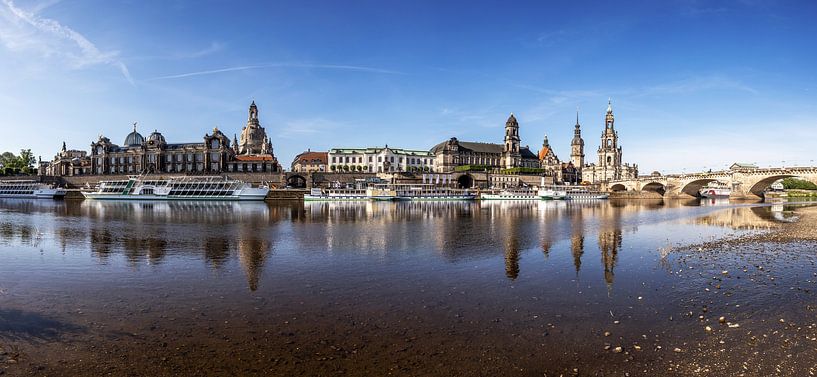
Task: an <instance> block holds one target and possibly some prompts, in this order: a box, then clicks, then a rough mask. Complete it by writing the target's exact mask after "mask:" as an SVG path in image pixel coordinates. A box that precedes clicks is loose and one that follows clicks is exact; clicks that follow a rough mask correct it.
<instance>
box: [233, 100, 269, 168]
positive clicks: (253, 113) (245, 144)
mask: <svg viewBox="0 0 817 377" xmlns="http://www.w3.org/2000/svg"><path fill="white" fill-rule="evenodd" d="M268 142H269V141H268V140H267V132H266V131H264V127H261V123H260V122H259V121H258V107H257V106H256V105H255V101H252V104H251V105H250V109H249V116H248V117H247V125H246V126H244V128H242V129H241V138H240V139H239V142H238V154H244V155H252V154H264V153H265V149H266V147H267V144H268Z"/></svg>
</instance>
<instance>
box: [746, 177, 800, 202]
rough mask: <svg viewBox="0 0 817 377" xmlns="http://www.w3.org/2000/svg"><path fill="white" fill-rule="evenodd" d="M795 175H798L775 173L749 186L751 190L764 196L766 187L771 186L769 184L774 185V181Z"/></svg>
mask: <svg viewBox="0 0 817 377" xmlns="http://www.w3.org/2000/svg"><path fill="white" fill-rule="evenodd" d="M794 177H797V176H796V175H791V174H780V175H773V176H770V177H766V178H763V179H761V180H759V181H757V182H756V183H755V184H753V185H752V187H751V188H749V192H750V193H752V194H754V195H757V196H759V197H761V198H762V197H763V193H764V192H765V191H766V189H768V188H769V186H771V185H772V183H775V182H777V181H778V180H781V179H783V178H794Z"/></svg>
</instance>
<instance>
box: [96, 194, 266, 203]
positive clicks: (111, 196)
mask: <svg viewBox="0 0 817 377" xmlns="http://www.w3.org/2000/svg"><path fill="white" fill-rule="evenodd" d="M82 195H83V196H84V197H85V199H93V200H196V201H199V200H212V201H241V202H243V201H263V200H264V199H266V197H267V194H266V193H265V194H263V195H261V194H248V195H230V196H218V197H213V196H183V197H179V196H172V195H121V194H95V193H88V192H83V193H82Z"/></svg>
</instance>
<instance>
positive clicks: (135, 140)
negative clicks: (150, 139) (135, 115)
mask: <svg viewBox="0 0 817 377" xmlns="http://www.w3.org/2000/svg"><path fill="white" fill-rule="evenodd" d="M144 142H145V138H144V137H143V136H142V134H140V133H139V132H137V131H136V123H134V124H133V131H131V133H129V134H128V136H126V137H125V143H124V144H123V145H124V146H126V147H136V146H140V145H142V143H144Z"/></svg>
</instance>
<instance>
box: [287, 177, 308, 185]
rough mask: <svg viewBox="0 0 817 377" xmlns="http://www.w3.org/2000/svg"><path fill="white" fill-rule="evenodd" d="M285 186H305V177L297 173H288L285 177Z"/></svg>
mask: <svg viewBox="0 0 817 377" xmlns="http://www.w3.org/2000/svg"><path fill="white" fill-rule="evenodd" d="M287 186H289V187H292V188H306V178H304V177H303V176H302V175H298V174H293V175H290V176H289V177H287Z"/></svg>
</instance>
